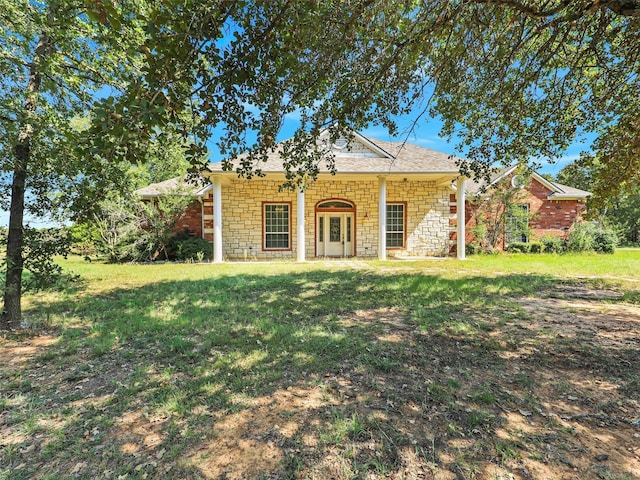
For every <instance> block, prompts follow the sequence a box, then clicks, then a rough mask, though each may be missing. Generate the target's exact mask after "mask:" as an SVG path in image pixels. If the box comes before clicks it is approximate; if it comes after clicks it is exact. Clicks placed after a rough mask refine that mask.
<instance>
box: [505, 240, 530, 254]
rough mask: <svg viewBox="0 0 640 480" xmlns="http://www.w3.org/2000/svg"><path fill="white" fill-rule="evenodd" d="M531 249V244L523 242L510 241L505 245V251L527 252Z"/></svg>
mask: <svg viewBox="0 0 640 480" xmlns="http://www.w3.org/2000/svg"><path fill="white" fill-rule="evenodd" d="M530 251H531V244H530V243H525V242H511V243H510V244H509V245H508V246H507V252H509V253H529V252H530Z"/></svg>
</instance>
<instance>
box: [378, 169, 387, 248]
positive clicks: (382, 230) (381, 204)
mask: <svg viewBox="0 0 640 480" xmlns="http://www.w3.org/2000/svg"><path fill="white" fill-rule="evenodd" d="M378 259H379V260H386V259H387V179H386V178H385V177H378Z"/></svg>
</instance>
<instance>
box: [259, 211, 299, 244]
mask: <svg viewBox="0 0 640 480" xmlns="http://www.w3.org/2000/svg"><path fill="white" fill-rule="evenodd" d="M268 206H284V207H287V222H288V227H289V229H288V231H287V232H286V234H287V247H268V246H267V235H269V234H284V233H285V232H267V207H268ZM291 208H292V202H286V201H263V202H262V251H264V252H287V251H291V250H292V249H293V245H292V243H293V242H292V241H291V240H292V231H293V230H292V229H293V225H292V223H293V222H292V218H291Z"/></svg>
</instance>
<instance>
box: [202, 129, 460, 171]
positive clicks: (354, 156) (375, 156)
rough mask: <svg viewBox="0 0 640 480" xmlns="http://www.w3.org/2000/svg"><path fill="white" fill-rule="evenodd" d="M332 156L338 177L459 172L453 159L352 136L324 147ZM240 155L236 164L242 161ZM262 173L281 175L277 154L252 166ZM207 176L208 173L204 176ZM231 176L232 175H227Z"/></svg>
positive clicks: (323, 167)
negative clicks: (345, 175) (343, 175)
mask: <svg viewBox="0 0 640 480" xmlns="http://www.w3.org/2000/svg"><path fill="white" fill-rule="evenodd" d="M327 137H328V133H327V132H323V133H322V134H321V135H320V137H319V139H318V141H325V142H326V141H327ZM327 148H328V149H330V150H331V153H332V154H333V155H334V160H335V169H336V172H337V173H338V174H381V175H383V174H408V175H409V174H442V175H453V176H457V175H458V173H459V168H458V165H457V163H456V160H457V159H456V158H455V157H454V156H453V155H449V154H446V153H442V152H437V151H435V150H430V149H428V148H423V147H420V146H418V145H413V144H410V143H406V142H385V141H382V140H377V139H371V138H368V137H365V136H364V135H362V134H359V133H357V132H353V137H352V138H350V139H347V138H339V139H338V140H336V141H335V142H334V143H333V144H331V145H327ZM243 157H244V155H241V156H240V157H239V158H238V159H237V160H236V162H237V161H239V160H242V158H243ZM255 166H256V168H259V169H260V170H261V171H262V172H263V173H265V174H267V173H284V168H283V165H282V158H281V156H280V150H279V148H278V146H277V145H276V148H275V151H273V152H269V153H268V154H267V158H266V161H265V162H260V163H256V165H255ZM319 167H320V173H329V172H330V170H329V168H328V167H327V164H326V162H324V161H322V162H320V164H319ZM209 171H210V172H211V173H213V174H219V173H222V172H223V170H222V164H221V163H214V164H211V165H210V166H209ZM207 173H208V172H207ZM230 174H233V172H230Z"/></svg>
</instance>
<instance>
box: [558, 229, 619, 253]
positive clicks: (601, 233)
mask: <svg viewBox="0 0 640 480" xmlns="http://www.w3.org/2000/svg"><path fill="white" fill-rule="evenodd" d="M617 242H618V235H617V233H616V232H615V230H613V229H612V228H609V227H605V226H604V225H598V224H596V223H591V222H583V223H576V224H575V225H574V226H573V229H572V230H571V233H570V234H569V240H568V241H567V250H570V251H572V252H590V251H595V252H597V253H613V252H614V250H615V246H616V244H617Z"/></svg>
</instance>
